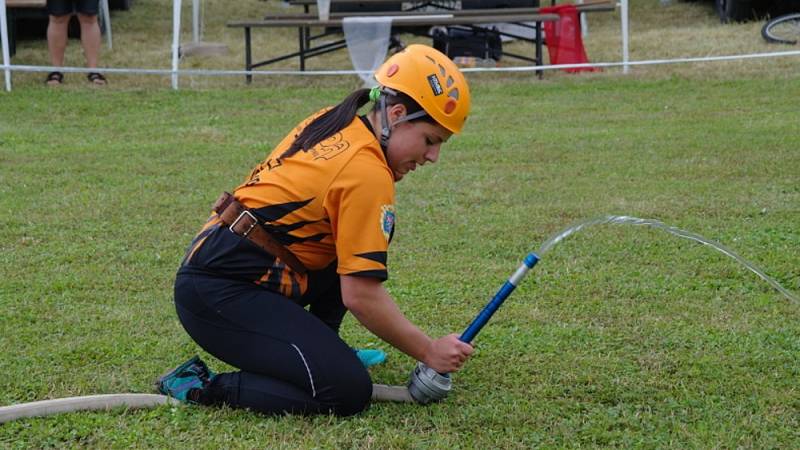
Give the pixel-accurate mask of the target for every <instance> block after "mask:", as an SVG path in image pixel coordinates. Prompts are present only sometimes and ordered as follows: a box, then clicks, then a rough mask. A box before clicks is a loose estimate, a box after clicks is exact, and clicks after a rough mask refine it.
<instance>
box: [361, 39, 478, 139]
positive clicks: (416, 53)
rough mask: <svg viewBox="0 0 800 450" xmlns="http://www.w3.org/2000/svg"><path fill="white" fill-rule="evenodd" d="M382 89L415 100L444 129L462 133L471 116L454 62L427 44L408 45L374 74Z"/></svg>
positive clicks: (464, 85) (465, 89)
mask: <svg viewBox="0 0 800 450" xmlns="http://www.w3.org/2000/svg"><path fill="white" fill-rule="evenodd" d="M375 79H376V80H378V83H380V84H381V85H382V86H385V87H387V88H390V89H394V90H397V91H400V92H402V93H404V94H406V95H408V96H409V97H411V98H412V99H414V101H416V102H417V103H418V104H419V106H421V107H422V109H424V110H425V112H426V113H428V115H429V116H431V117H432V118H433V119H434V120H435V121H436V122H438V123H439V124H440V125H441V126H443V127H445V128H447V129H448V130H450V131H451V132H453V133H459V132H461V129H462V128H463V127H464V122H465V121H466V120H467V115H469V106H470V95H469V86H468V85H467V80H466V79H464V75H463V74H462V73H461V71H460V70H458V67H457V66H456V65H455V63H454V62H453V61H451V60H450V58H448V57H447V56H445V55H444V54H443V53H442V52H440V51H438V50H436V49H434V48H432V47H428V46H427V45H420V44H414V45H409V46H408V47H406V48H405V50H403V51H401V52H399V53H396V54H394V55H393V56H392V57H391V58H389V59H387V60H386V62H385V63H383V65H382V66H381V67H380V68H379V69H378V70H377V71H376V72H375Z"/></svg>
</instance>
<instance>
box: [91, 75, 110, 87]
mask: <svg viewBox="0 0 800 450" xmlns="http://www.w3.org/2000/svg"><path fill="white" fill-rule="evenodd" d="M86 79H87V80H89V81H90V82H91V83H94V84H96V85H98V86H105V85H106V84H108V80H106V77H104V76H103V74H102V73H98V72H89V74H88V75H86Z"/></svg>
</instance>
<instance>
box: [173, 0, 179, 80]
mask: <svg viewBox="0 0 800 450" xmlns="http://www.w3.org/2000/svg"><path fill="white" fill-rule="evenodd" d="M180 47H181V0H172V89H175V90H178V59H179V53H180Z"/></svg>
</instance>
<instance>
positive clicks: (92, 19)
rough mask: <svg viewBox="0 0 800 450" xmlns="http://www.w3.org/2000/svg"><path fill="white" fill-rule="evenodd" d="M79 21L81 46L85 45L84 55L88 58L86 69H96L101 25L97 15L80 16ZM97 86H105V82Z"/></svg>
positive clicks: (97, 82) (97, 81)
mask: <svg viewBox="0 0 800 450" xmlns="http://www.w3.org/2000/svg"><path fill="white" fill-rule="evenodd" d="M78 21H79V22H80V24H81V45H83V54H84V56H85V57H86V67H88V68H90V69H94V68H96V67H97V61H98V60H99V58H100V42H101V39H100V24H99V23H98V22H97V16H96V15H92V16H89V15H86V14H80V13H79V14H78ZM99 81H100V80H96V81H95V83H96V84H105V82H104V81H102V82H99Z"/></svg>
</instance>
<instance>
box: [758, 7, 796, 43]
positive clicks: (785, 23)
mask: <svg viewBox="0 0 800 450" xmlns="http://www.w3.org/2000/svg"><path fill="white" fill-rule="evenodd" d="M761 36H764V39H766V40H767V42H775V43H778V44H796V43H797V42H798V41H800V13H794V14H786V15H783V16H778V17H776V18H774V19H772V20H770V21H769V22H767V23H766V24H764V26H763V27H762V28H761Z"/></svg>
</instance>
